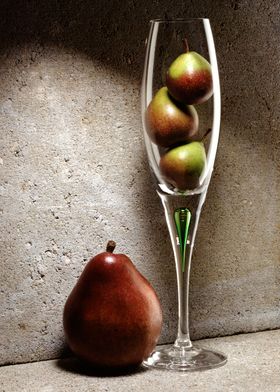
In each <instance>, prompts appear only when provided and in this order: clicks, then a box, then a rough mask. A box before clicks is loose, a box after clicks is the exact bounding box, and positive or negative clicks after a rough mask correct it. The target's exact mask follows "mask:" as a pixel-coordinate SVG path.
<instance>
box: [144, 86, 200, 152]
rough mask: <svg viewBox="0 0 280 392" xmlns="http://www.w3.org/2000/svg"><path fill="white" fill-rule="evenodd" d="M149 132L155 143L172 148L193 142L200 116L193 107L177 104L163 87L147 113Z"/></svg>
mask: <svg viewBox="0 0 280 392" xmlns="http://www.w3.org/2000/svg"><path fill="white" fill-rule="evenodd" d="M146 123H147V130H148V133H149V136H150V138H151V139H152V141H153V142H154V143H156V144H157V145H159V146H162V147H170V146H172V145H174V144H177V143H179V142H188V141H191V140H193V137H194V136H195V135H196V133H197V130H198V115H197V112H196V110H195V108H194V107H193V106H187V105H184V104H180V103H178V102H176V101H175V100H174V99H173V98H172V97H171V96H170V95H169V93H168V90H167V88H166V87H162V88H161V89H160V90H159V91H158V92H157V93H156V95H155V96H154V98H153V99H152V101H151V103H150V104H149V106H148V108H147V111H146Z"/></svg>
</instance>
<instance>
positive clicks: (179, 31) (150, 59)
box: [141, 19, 220, 195]
mask: <svg viewBox="0 0 280 392" xmlns="http://www.w3.org/2000/svg"><path fill="white" fill-rule="evenodd" d="M186 42H187V45H188V47H189V51H194V52H197V53H198V54H200V55H201V56H203V57H204V58H205V59H206V60H207V61H208V62H209V63H210V64H211V70H212V84H213V95H212V97H211V98H210V99H208V100H207V101H206V102H204V103H201V104H196V105H194V107H195V109H196V111H197V114H198V118H199V126H198V132H197V134H196V135H195V140H198V141H202V143H203V145H204V147H205V150H206V155H207V159H206V163H205V165H204V169H203V171H202V173H201V175H200V178H199V182H198V184H197V186H196V187H195V188H194V187H193V186H192V187H190V188H189V189H188V187H185V188H184V189H178V188H177V187H176V186H174V184H173V185H172V184H171V183H170V182H168V181H167V180H166V178H165V177H164V176H163V175H162V173H161V170H160V166H159V165H160V159H161V157H162V156H163V155H164V154H166V152H167V151H169V150H170V149H172V147H174V146H170V148H168V147H167V148H166V147H161V146H158V145H157V144H156V143H154V142H153V141H152V140H151V138H150V136H149V123H148V121H147V116H146V111H147V107H148V105H149V104H150V102H151V101H152V99H153V97H154V96H155V94H156V93H157V92H158V91H159V90H160V89H161V88H162V87H164V86H165V85H166V73H167V70H168V68H169V67H170V65H171V64H172V62H173V61H174V60H175V59H176V58H177V57H178V56H179V55H181V54H183V53H184V52H185V51H186ZM141 93H142V94H141V99H142V105H141V107H142V120H143V127H144V137H145V143H146V149H147V153H148V159H149V163H150V167H151V170H152V173H153V174H154V176H155V179H156V182H157V184H158V187H159V190H161V191H162V192H164V193H167V194H171V195H172V194H178V195H179V194H180V195H188V194H195V193H200V192H202V190H203V189H204V188H205V187H207V185H208V184H209V181H210V177H211V172H212V169H213V165H214V161H215V155H216V150H217V144H218V138H219V127H220V86H219V75H218V67H217V61H216V53H215V46H214V42H213V37H212V33H211V27H210V23H209V20H208V19H187V20H183V19H182V20H181V19H180V20H174V21H165V20H152V21H151V22H150V33H149V37H148V39H147V47H146V59H145V65H144V73H143V80H142V91H141ZM209 129H211V132H210V133H209V134H208V135H207V136H206V137H205V138H204V139H203V136H204V135H205V134H206V132H207V131H208V130H209ZM202 139H203V140H202ZM184 144H187V142H184V141H182V142H180V143H178V145H184Z"/></svg>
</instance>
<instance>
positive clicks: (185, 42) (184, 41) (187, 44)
mask: <svg viewBox="0 0 280 392" xmlns="http://www.w3.org/2000/svg"><path fill="white" fill-rule="evenodd" d="M183 45H184V48H185V52H186V53H188V52H189V51H190V48H189V43H188V40H187V38H184V39H183Z"/></svg>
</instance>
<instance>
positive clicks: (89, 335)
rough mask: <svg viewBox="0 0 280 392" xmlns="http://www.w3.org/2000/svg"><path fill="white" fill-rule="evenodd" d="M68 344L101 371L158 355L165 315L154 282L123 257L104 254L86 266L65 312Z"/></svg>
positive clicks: (64, 322) (128, 365) (134, 364)
mask: <svg viewBox="0 0 280 392" xmlns="http://www.w3.org/2000/svg"><path fill="white" fill-rule="evenodd" d="M63 326H64V331H65V336H66V340H67V342H68V344H69V346H70V348H71V350H72V351H73V352H74V353H75V354H76V355H77V356H78V357H80V358H81V359H83V360H85V361H86V362H88V363H89V364H91V365H93V366H96V367H98V368H100V367H101V368H126V367H130V366H137V365H139V364H140V363H141V362H142V361H143V360H144V359H145V358H147V357H148V356H149V355H150V353H151V352H152V351H153V349H154V347H155V345H156V343H157V341H158V338H159V336H160V332H161V327H162V311H161V306H160V303H159V300H158V297H157V295H156V293H155V291H154V289H153V288H152V286H151V285H150V283H149V282H148V281H147V280H146V279H145V278H144V277H143V276H142V275H141V274H140V273H139V272H138V271H137V269H136V268H135V266H134V265H133V263H132V262H131V260H130V259H129V258H128V257H127V256H125V255H123V254H114V253H110V252H104V253H100V254H98V255H97V256H95V257H93V258H92V259H91V260H90V261H89V262H88V264H87V265H86V267H85V269H84V271H83V272H82V274H81V276H80V278H79V280H78V282H77V284H76V286H75V287H74V289H73V290H72V292H71V294H70V295H69V297H68V299H67V301H66V304H65V307H64V313H63Z"/></svg>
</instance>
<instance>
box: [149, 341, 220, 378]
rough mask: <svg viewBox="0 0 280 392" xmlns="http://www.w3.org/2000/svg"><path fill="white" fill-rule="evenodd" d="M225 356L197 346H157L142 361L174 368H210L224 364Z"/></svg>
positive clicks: (163, 367) (176, 369)
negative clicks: (155, 349)
mask: <svg viewBox="0 0 280 392" xmlns="http://www.w3.org/2000/svg"><path fill="white" fill-rule="evenodd" d="M226 362H227V357H226V356H225V355H224V354H222V353H220V352H217V351H211V350H206V349H203V348H199V347H191V348H182V347H175V346H169V347H166V346H165V347H163V348H157V351H154V352H153V353H152V354H151V355H150V357H149V358H147V359H146V360H145V361H144V362H143V366H145V367H151V368H157V369H165V370H174V371H181V372H186V371H195V370H206V369H212V368H216V367H219V366H223V365H225V364H226Z"/></svg>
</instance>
